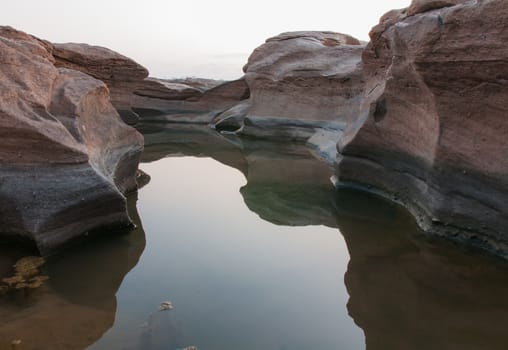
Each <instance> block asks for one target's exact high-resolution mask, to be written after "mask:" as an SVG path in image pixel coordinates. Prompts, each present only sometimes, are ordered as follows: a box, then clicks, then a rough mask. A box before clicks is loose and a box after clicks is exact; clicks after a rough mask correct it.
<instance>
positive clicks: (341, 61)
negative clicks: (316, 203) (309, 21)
mask: <svg viewBox="0 0 508 350" xmlns="http://www.w3.org/2000/svg"><path fill="white" fill-rule="evenodd" d="M363 48H364V45H363V44H362V43H360V42H359V41H358V40H357V39H355V38H353V37H351V36H348V35H344V34H339V33H333V32H288V33H282V34H280V35H278V36H275V37H273V38H270V39H268V40H267V41H266V42H265V43H264V44H263V45H261V46H260V47H258V48H257V49H255V50H254V52H253V53H252V54H251V56H250V57H249V60H248V63H247V64H246V65H245V67H244V71H245V81H246V82H247V85H248V86H249V89H250V98H249V100H248V101H244V102H242V104H241V105H240V106H238V107H235V108H233V109H230V110H228V111H226V112H225V113H224V114H223V115H219V116H217V117H216V118H215V119H214V125H215V127H216V128H217V129H219V130H224V129H225V130H227V131H231V130H230V129H231V128H232V127H234V126H235V125H238V127H237V131H238V132H239V133H242V134H246V135H251V136H257V137H262V138H272V139H277V140H280V139H294V140H300V141H302V140H303V141H305V140H308V139H309V138H310V137H311V136H312V135H313V134H315V133H316V131H317V130H323V129H326V130H328V131H333V133H330V132H328V133H326V135H327V136H331V140H332V143H337V140H338V138H339V137H340V136H341V133H342V130H343V129H345V128H346V126H347V125H348V124H350V123H352V122H353V121H354V120H355V119H356V117H357V115H358V107H359V105H360V99H361V96H362V92H363V85H364V81H363V74H362V69H361V54H362V51H363ZM316 140H318V139H317V138H316ZM319 140H321V139H319ZM326 142H327V143H329V142H328V141H326ZM317 148H318V149H320V150H322V149H324V147H320V146H319V145H317ZM328 150H331V152H332V153H331V154H327V155H326V158H327V159H335V153H336V151H335V147H332V148H329V147H328Z"/></svg>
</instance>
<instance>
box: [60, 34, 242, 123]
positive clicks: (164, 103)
mask: <svg viewBox="0 0 508 350" xmlns="http://www.w3.org/2000/svg"><path fill="white" fill-rule="evenodd" d="M53 55H54V56H55V58H56V65H57V66H58V67H66V68H71V69H75V70H79V71H82V72H84V73H86V74H88V75H91V76H93V77H95V78H97V79H99V80H102V81H103V82H105V83H106V85H107V86H108V88H109V90H110V94H111V102H112V103H113V105H114V106H115V108H116V109H117V110H118V112H119V113H120V115H121V116H122V118H123V119H124V121H126V122H127V123H129V124H135V123H136V122H137V121H138V120H139V119H140V118H141V119H142V120H144V121H177V122H195V123H209V122H210V121H211V119H212V118H213V117H214V116H215V115H216V114H217V113H220V112H222V111H223V110H225V109H228V108H229V107H231V106H233V105H234V104H236V103H237V102H238V101H240V100H242V99H245V98H248V97H249V91H248V88H247V85H246V84H245V82H244V80H243V79H240V80H236V81H232V82H224V81H211V80H205V79H184V80H182V79H180V80H162V79H155V78H148V70H146V68H144V67H143V66H141V65H139V64H138V63H136V62H134V61H133V60H132V59H130V58H128V57H125V56H123V55H121V54H119V53H116V52H114V51H112V50H110V49H107V48H104V47H99V46H90V45H87V44H75V43H67V44H53Z"/></svg>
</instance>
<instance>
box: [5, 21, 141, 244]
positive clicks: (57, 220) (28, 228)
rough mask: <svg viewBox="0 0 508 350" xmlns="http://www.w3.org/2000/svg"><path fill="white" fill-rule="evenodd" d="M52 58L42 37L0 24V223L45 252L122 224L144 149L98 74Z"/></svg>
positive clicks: (10, 234)
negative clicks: (61, 64) (56, 62)
mask: <svg viewBox="0 0 508 350" xmlns="http://www.w3.org/2000/svg"><path fill="white" fill-rule="evenodd" d="M53 62H54V58H53V56H52V54H51V46H50V45H49V44H48V43H46V42H43V41H41V40H38V39H36V38H33V37H31V36H29V35H27V34H25V33H22V32H19V31H16V30H14V29H12V28H10V27H0V140H1V141H0V231H1V233H2V234H3V235H8V236H13V237H25V238H28V239H30V240H33V241H35V243H36V244H37V246H38V248H39V250H40V251H41V252H42V253H43V254H44V253H48V252H49V251H51V250H52V249H54V248H56V247H58V246H60V245H61V244H63V243H65V242H67V241H68V240H70V239H72V238H75V237H78V236H80V235H82V234H85V233H87V232H88V231H90V230H93V229H96V228H98V227H104V226H114V227H125V226H128V225H130V219H129V216H128V214H127V210H126V200H125V196H124V194H125V193H126V192H129V191H132V190H134V189H135V188H136V171H137V166H138V161H139V156H140V153H141V151H142V148H143V137H142V136H141V134H139V133H138V132H137V131H136V130H134V129H132V128H131V127H128V126H126V125H125V124H124V123H123V122H122V121H121V120H120V118H119V116H118V114H117V112H116V110H115V109H114V107H113V106H112V105H111V103H110V102H109V93H108V89H107V87H106V85H105V84H104V83H103V82H101V81H99V80H97V79H94V78H92V77H90V76H89V75H86V74H83V73H81V72H78V71H75V70H72V69H67V68H57V67H55V66H54V65H53Z"/></svg>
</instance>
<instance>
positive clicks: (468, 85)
mask: <svg viewBox="0 0 508 350" xmlns="http://www.w3.org/2000/svg"><path fill="white" fill-rule="evenodd" d="M417 3H419V4H421V3H422V2H415V3H414V4H413V6H416V5H415V4H417ZM416 12H418V11H416ZM507 16H508V7H507V6H506V3H505V2H504V1H501V0H493V1H477V2H472V1H470V2H464V3H462V4H458V5H456V6H452V7H445V8H440V9H436V10H434V11H430V12H424V13H419V14H416V15H414V16H409V17H408V16H406V15H405V14H404V11H397V12H392V13H390V15H388V16H386V17H385V18H384V19H383V21H382V23H381V24H380V26H379V27H378V28H374V29H373V31H372V33H371V35H373V36H372V41H371V43H370V44H369V45H368V47H367V48H366V50H365V52H364V54H363V64H364V69H365V75H366V80H367V86H366V89H365V95H364V97H363V102H362V106H361V109H360V118H359V120H358V121H357V122H355V123H353V124H351V127H350V128H348V129H347V130H346V132H345V135H344V137H343V138H342V140H341V141H340V142H339V144H338V148H339V151H340V152H341V156H340V157H339V162H338V174H339V179H340V180H342V181H344V182H355V183H360V184H365V185H369V186H374V188H375V189H376V190H378V191H380V192H381V193H385V194H388V195H390V196H392V197H394V198H395V199H397V200H399V201H401V202H403V203H404V204H405V205H406V206H407V207H409V208H410V209H411V210H412V211H413V213H414V214H415V216H416V217H417V219H418V220H419V222H420V224H421V226H422V227H424V228H425V229H427V230H429V231H432V232H435V233H438V234H443V235H446V236H447V237H452V238H455V239H459V240H467V241H468V242H470V243H472V244H474V245H479V246H482V247H484V248H487V249H490V250H494V251H498V252H501V253H502V252H506V248H507V244H508V231H507V227H508V205H507V204H506V203H507V199H508V180H507V179H508V160H507V158H506V156H505V155H506V154H508V144H507V143H506V142H505V140H506V138H507V136H508V122H507V119H506V114H507V113H508V107H507V105H506V101H507V100H508V79H507V78H506V77H507V76H508V65H507V64H506V62H507V60H508V49H507V48H506V47H505V45H502V44H501V43H504V42H506V41H507V40H508V31H506V30H504V28H505V27H506V25H505V19H506V18H507Z"/></svg>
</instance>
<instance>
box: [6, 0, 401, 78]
mask: <svg viewBox="0 0 508 350" xmlns="http://www.w3.org/2000/svg"><path fill="white" fill-rule="evenodd" d="M409 3H410V0H389V1H383V2H382V3H381V2H372V1H367V0H356V1H355V2H351V1H340V0H339V1H337V0H336V1H330V0H316V1H314V2H312V6H310V5H309V3H305V5H303V4H296V3H290V2H289V1H279V2H274V1H268V0H260V1H258V2H256V3H255V4H253V3H240V2H236V3H231V2H229V1H226V0H217V1H215V2H213V3H212V2H204V1H194V2H192V3H191V2H187V3H181V2H178V3H177V4H173V5H172V4H171V3H170V2H168V1H162V0H146V1H144V2H142V3H139V2H134V1H118V0H113V1H108V2H105V1H99V0H89V1H88V2H86V3H83V2H82V3H69V2H64V1H62V0H53V1H47V2H39V1H33V0H18V1H17V2H8V3H7V4H4V6H3V9H2V12H1V13H0V24H1V25H9V26H12V27H14V28H16V29H19V30H22V31H25V32H27V33H29V34H33V35H35V36H37V37H39V38H41V39H46V40H49V41H51V42H55V43H62V42H80V43H88V44H91V45H98V46H104V47H107V48H110V49H112V50H114V51H117V52H119V53H121V54H123V55H125V56H127V57H130V58H132V59H134V60H135V61H136V62H138V63H139V64H141V65H143V66H145V67H146V68H148V70H149V71H150V76H153V77H158V78H181V77H190V76H194V77H202V78H213V79H235V78H239V77H241V76H242V74H243V72H242V67H243V65H244V64H245V63H246V62H247V58H248V56H249V55H250V53H251V52H252V51H253V50H254V49H255V48H256V47H258V46H259V45H261V44H262V43H263V42H264V41H265V40H266V39H268V38H269V37H273V36H275V35H277V34H280V33H282V32H288V31H297V30H323V31H324V30H326V31H334V32H340V33H345V34H350V35H352V36H354V37H356V38H358V39H360V40H364V41H368V40H369V37H368V33H369V31H370V29H371V28H372V27H373V26H374V25H376V24H377V23H378V22H379V18H380V17H381V16H382V15H383V14H384V13H386V12H388V11H389V10H391V9H397V8H403V7H407V6H408V5H409Z"/></svg>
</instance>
